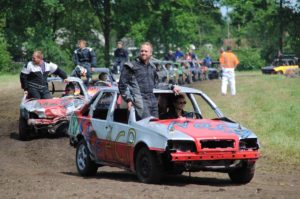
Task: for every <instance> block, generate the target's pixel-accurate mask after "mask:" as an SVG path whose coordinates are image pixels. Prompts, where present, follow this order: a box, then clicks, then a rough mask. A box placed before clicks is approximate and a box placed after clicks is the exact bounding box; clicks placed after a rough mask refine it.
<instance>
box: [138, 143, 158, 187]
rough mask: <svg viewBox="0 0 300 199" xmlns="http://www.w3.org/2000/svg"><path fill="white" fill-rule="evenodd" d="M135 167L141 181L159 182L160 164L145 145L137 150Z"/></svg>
mask: <svg viewBox="0 0 300 199" xmlns="http://www.w3.org/2000/svg"><path fill="white" fill-rule="evenodd" d="M135 168H136V174H137V177H138V179H139V180H140V181H141V182H143V183H159V182H160V180H161V178H162V165H160V164H159V161H158V159H157V156H156V154H155V153H154V152H151V151H149V150H148V149H147V148H146V147H143V148H141V149H140V150H139V151H138V153H137V156H136V160H135Z"/></svg>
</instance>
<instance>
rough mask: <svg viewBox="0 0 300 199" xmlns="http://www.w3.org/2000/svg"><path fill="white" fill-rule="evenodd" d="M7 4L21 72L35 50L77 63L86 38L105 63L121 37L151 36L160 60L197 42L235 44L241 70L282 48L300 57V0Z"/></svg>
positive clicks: (3, 25)
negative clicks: (80, 43) (80, 44)
mask: <svg viewBox="0 0 300 199" xmlns="http://www.w3.org/2000/svg"><path fill="white" fill-rule="evenodd" d="M0 5H1V6H0V71H2V72H13V71H16V68H18V70H17V72H18V71H19V68H20V66H19V65H18V63H20V62H25V61H26V60H28V59H30V58H31V53H32V51H33V50H34V49H41V50H42V51H43V52H44V54H45V57H46V59H48V60H51V61H53V62H56V63H59V64H60V65H62V66H64V67H69V68H72V67H74V66H73V64H72V60H71V56H72V53H73V50H74V49H75V48H76V43H77V41H78V40H79V39H85V40H87V41H88V43H89V46H91V47H93V48H94V49H95V50H96V54H97V59H98V63H99V64H98V65H99V67H109V66H110V65H111V60H112V55H111V52H112V50H113V49H114V48H115V44H116V42H117V41H118V40H123V41H124V43H125V46H126V47H135V46H137V47H138V46H139V44H140V43H141V42H143V41H150V42H151V43H152V44H153V46H154V52H156V54H155V56H156V57H157V58H161V57H163V55H162V54H159V52H167V51H168V50H169V49H175V48H176V47H181V48H182V49H188V48H189V46H190V45H191V44H193V45H194V46H195V47H196V53H197V54H198V56H199V57H201V56H205V54H207V53H209V54H211V55H212V56H213V58H214V59H217V58H218V50H219V48H220V47H222V46H224V45H234V51H236V52H237V54H238V56H239V57H240V60H241V67H240V68H242V69H249V70H250V69H257V68H260V67H262V66H263V65H264V64H265V62H269V61H271V59H272V58H273V57H274V56H275V55H276V53H277V52H278V51H279V50H281V51H282V52H293V53H295V54H296V55H300V48H299V46H300V30H299V29H300V26H299V24H298V23H300V20H299V19H300V18H299V0H298V1H296V0H255V1H252V0H63V1H62V0H27V1H22V0H13V1H11V0H0ZM220 7H222V8H223V10H224V8H225V10H227V11H228V12H227V14H226V15H224V13H222V12H221V11H220ZM226 42H227V43H226ZM206 44H210V45H211V46H213V48H212V49H211V48H206Z"/></svg>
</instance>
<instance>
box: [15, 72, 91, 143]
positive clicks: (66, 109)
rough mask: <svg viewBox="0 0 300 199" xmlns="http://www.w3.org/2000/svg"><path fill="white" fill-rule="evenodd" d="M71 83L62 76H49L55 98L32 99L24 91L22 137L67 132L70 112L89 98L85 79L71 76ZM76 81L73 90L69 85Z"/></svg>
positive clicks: (20, 120) (21, 119)
mask: <svg viewBox="0 0 300 199" xmlns="http://www.w3.org/2000/svg"><path fill="white" fill-rule="evenodd" d="M67 81H68V83H67V84H66V83H64V82H63V81H62V80H61V78H55V77H54V78H48V87H49V90H50V92H51V93H52V95H53V98H52V99H28V98H27V95H24V97H23V98H22V101H21V104H20V118H19V137H20V139H21V140H26V139H28V138H29V137H30V136H31V135H33V134H39V133H43V132H46V133H49V134H66V131H67V129H68V125H69V118H68V117H69V115H70V114H71V113H73V111H75V110H78V109H79V108H81V107H82V106H83V105H84V103H86V102H87V101H88V99H89V95H88V93H87V90H86V88H85V86H84V84H83V82H82V80H81V79H79V78H77V77H68V78H67ZM71 84H72V88H73V89H72V93H68V92H69V91H70V90H68V89H67V87H69V86H68V85H71Z"/></svg>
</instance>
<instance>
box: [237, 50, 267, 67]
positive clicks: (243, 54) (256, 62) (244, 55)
mask: <svg viewBox="0 0 300 199" xmlns="http://www.w3.org/2000/svg"><path fill="white" fill-rule="evenodd" d="M260 53H261V52H260V49H255V48H249V49H245V48H244V49H240V50H238V51H236V55H237V57H238V59H239V61H240V63H239V65H238V68H237V70H257V69H260V68H261V67H263V66H265V64H266V63H265V61H264V60H263V59H262V58H261V55H260Z"/></svg>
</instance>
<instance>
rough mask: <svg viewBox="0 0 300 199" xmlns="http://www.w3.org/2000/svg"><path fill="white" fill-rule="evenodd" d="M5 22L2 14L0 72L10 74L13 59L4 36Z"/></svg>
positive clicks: (0, 24) (0, 26) (0, 19)
mask: <svg viewBox="0 0 300 199" xmlns="http://www.w3.org/2000/svg"><path fill="white" fill-rule="evenodd" d="M4 26H5V20H4V16H3V14H0V71H3V72H9V71H10V67H11V64H12V62H11V57H10V54H9V52H8V51H7V43H6V40H5V38H4V36H3V27H4Z"/></svg>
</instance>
